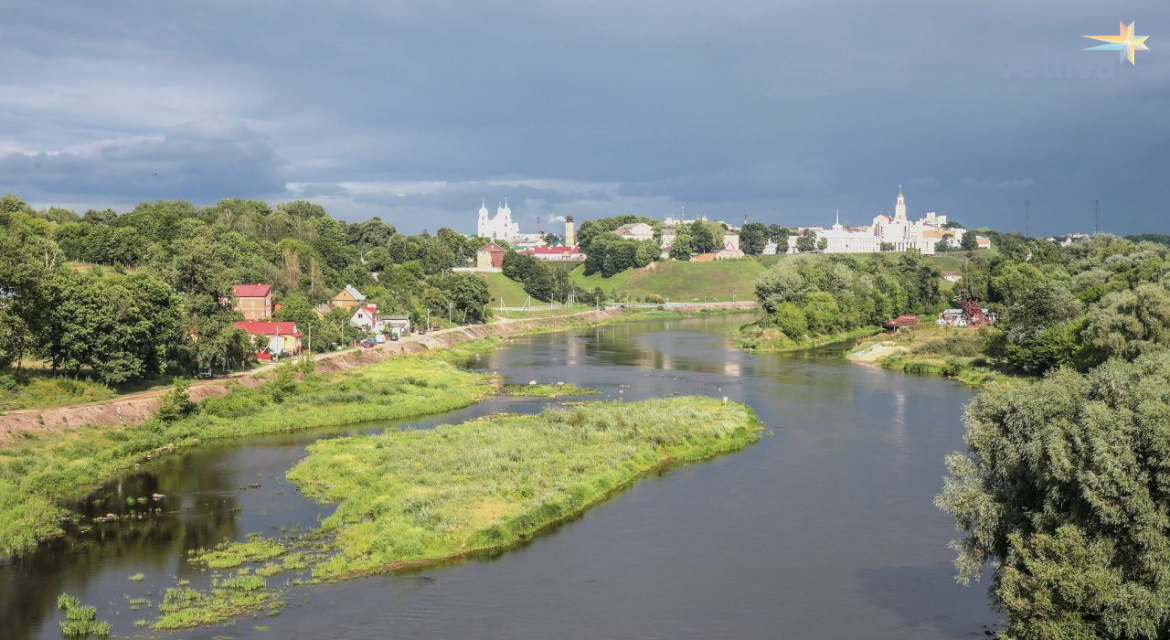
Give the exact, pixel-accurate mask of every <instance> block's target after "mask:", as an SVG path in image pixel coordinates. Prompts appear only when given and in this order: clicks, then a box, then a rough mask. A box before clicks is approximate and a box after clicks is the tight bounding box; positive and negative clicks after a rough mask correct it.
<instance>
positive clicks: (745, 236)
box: [739, 222, 768, 256]
mask: <svg viewBox="0 0 1170 640" xmlns="http://www.w3.org/2000/svg"><path fill="white" fill-rule="evenodd" d="M767 244H768V227H767V225H765V224H764V223H762V222H749V223H747V224H745V225H743V228H742V229H740V230H739V247H740V249H742V250H743V252H744V253H746V254H747V255H749V256H758V255H760V254H762V253H763V252H764V247H765V246H766V245H767Z"/></svg>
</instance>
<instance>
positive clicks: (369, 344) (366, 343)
mask: <svg viewBox="0 0 1170 640" xmlns="http://www.w3.org/2000/svg"><path fill="white" fill-rule="evenodd" d="M359 344H361V345H362V346H363V347H365V348H367V349H372V348H374V347H376V346H377V345H378V341H377V340H374V339H373V338H366V339H365V340H362V341H361V342H360V343H359Z"/></svg>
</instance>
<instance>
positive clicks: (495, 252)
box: [475, 241, 505, 269]
mask: <svg viewBox="0 0 1170 640" xmlns="http://www.w3.org/2000/svg"><path fill="white" fill-rule="evenodd" d="M504 253H505V252H504V248H503V247H501V246H500V245H498V244H496V243H495V242H494V241H493V242H489V243H487V244H486V245H484V246H482V247H480V249H479V251H476V252H475V266H476V268H477V269H502V268H503V267H504Z"/></svg>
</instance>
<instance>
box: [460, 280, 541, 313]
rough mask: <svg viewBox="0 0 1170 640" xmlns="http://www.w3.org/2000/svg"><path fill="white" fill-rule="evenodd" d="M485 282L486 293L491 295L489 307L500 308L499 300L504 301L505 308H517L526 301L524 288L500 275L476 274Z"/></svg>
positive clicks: (526, 296)
mask: <svg viewBox="0 0 1170 640" xmlns="http://www.w3.org/2000/svg"><path fill="white" fill-rule="evenodd" d="M476 275H478V276H479V277H481V278H483V279H484V281H486V282H487V286H488V293H490V294H491V295H492V302H491V306H493V307H498V306H500V298H503V299H504V306H505V307H518V306H520V305H522V304H524V301H525V300H527V299H528V294H527V293H525V292H524V286H523V285H521V284H520V283H519V282H516V281H515V280H513V279H511V278H509V277H507V276H505V275H504V274H502V273H480V274H476ZM538 304H540V303H538Z"/></svg>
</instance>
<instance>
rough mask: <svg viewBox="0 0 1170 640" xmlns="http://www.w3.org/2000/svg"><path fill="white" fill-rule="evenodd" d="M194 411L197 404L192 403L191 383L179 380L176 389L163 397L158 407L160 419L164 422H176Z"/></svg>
mask: <svg viewBox="0 0 1170 640" xmlns="http://www.w3.org/2000/svg"><path fill="white" fill-rule="evenodd" d="M194 411H195V403H194V402H191V382H190V381H189V380H178V381H176V382H175V388H174V389H171V390H170V391H168V392H167V394H166V395H164V396H163V399H162V402H161V403H160V404H159V406H158V419H159V420H161V421H163V422H175V421H176V420H179V419H181V418H185V417H187V416H189V415H191V414H192V413H193V412H194Z"/></svg>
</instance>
